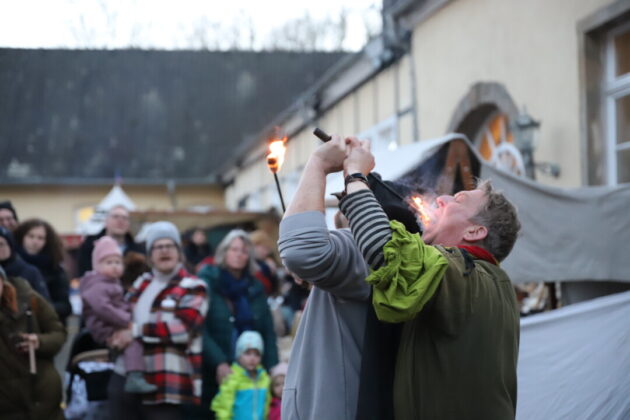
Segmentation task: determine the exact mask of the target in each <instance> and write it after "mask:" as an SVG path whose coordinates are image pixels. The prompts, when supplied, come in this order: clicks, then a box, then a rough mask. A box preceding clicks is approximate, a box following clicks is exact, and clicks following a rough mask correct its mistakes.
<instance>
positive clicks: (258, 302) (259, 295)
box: [198, 266, 278, 407]
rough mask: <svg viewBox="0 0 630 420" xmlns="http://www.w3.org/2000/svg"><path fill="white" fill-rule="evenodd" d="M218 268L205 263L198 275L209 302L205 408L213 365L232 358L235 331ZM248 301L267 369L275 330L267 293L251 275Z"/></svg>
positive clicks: (272, 361)
mask: <svg viewBox="0 0 630 420" xmlns="http://www.w3.org/2000/svg"><path fill="white" fill-rule="evenodd" d="M219 274H220V268H218V267H216V266H206V267H204V268H203V269H202V270H201V271H200V272H199V273H198V276H199V277H200V278H202V279H204V280H205V281H206V284H207V286H208V288H207V289H208V298H209V299H210V305H209V306H208V313H207V314H206V321H205V326H204V331H203V393H202V405H203V406H205V407H207V406H208V405H209V404H210V401H211V400H212V398H213V397H214V395H215V394H216V393H217V390H218V387H217V383H216V379H215V378H216V368H217V366H218V365H220V364H221V363H228V364H231V363H232V362H233V361H234V351H235V349H234V348H233V347H234V344H233V343H234V342H235V341H236V340H235V335H236V330H235V328H234V325H233V323H234V318H233V316H232V309H231V305H230V303H229V301H228V300H227V299H226V298H224V297H223V296H222V295H221V293H220V291H219ZM248 293H249V303H250V305H251V310H252V313H253V314H254V329H255V330H256V331H258V332H259V333H260V335H261V336H262V338H263V342H264V345H265V348H264V351H263V355H262V364H263V366H264V367H265V368H266V369H270V368H272V367H273V366H275V365H276V364H278V347H277V343H276V333H275V332H274V329H273V320H272V318H271V312H270V310H269V305H268V304H267V296H266V295H265V293H264V290H263V286H262V284H261V283H260V282H259V281H258V280H256V279H255V278H253V277H251V278H250V286H249V290H248Z"/></svg>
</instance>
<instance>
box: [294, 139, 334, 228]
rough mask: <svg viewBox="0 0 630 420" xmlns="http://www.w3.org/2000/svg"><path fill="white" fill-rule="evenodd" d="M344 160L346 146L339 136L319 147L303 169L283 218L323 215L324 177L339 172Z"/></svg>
mask: <svg viewBox="0 0 630 420" xmlns="http://www.w3.org/2000/svg"><path fill="white" fill-rule="evenodd" d="M345 158H346V144H345V142H344V141H343V140H342V139H341V137H339V136H333V138H332V140H330V141H329V142H327V143H324V144H322V145H321V146H319V147H318V148H317V150H315V152H314V153H313V154H312V155H311V157H310V158H309V160H308V162H307V163H306V166H305V167H304V171H303V172H302V177H301V178H300V183H299V185H298V188H297V191H296V193H295V196H294V197H293V200H291V203H290V204H289V207H288V208H287V211H286V212H285V213H284V217H285V218H287V217H289V216H292V215H294V214H298V213H303V212H306V211H319V212H321V213H324V194H325V192H326V175H328V174H331V173H333V172H339V171H341V170H342V169H343V161H344V159H345Z"/></svg>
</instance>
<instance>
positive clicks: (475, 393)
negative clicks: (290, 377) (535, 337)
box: [367, 222, 519, 420]
mask: <svg viewBox="0 0 630 420" xmlns="http://www.w3.org/2000/svg"><path fill="white" fill-rule="evenodd" d="M391 228H392V239H391V240H390V242H388V243H387V245H385V248H384V255H385V265H384V266H383V267H381V268H379V269H378V270H377V271H375V272H373V273H371V274H370V276H369V277H368V278H367V281H368V282H369V283H370V284H372V285H373V287H374V288H373V305H374V308H375V310H376V313H377V315H378V316H379V318H380V319H381V320H384V321H389V322H405V324H404V326H403V332H402V336H401V341H400V346H399V350H398V357H397V363H396V373H395V380H394V390H393V392H394V407H395V417H396V419H398V420H424V419H430V420H432V419H440V420H450V419H452V420H456V419H457V420H459V419H470V420H475V419H479V420H487V419H492V420H495V419H497V420H500V419H513V418H514V416H515V411H516V364H517V359H518V345H519V313H518V309H517V306H516V299H515V295H514V289H513V287H512V284H511V282H510V279H509V278H508V276H507V274H506V273H505V272H504V271H503V270H502V269H501V268H500V267H499V266H497V265H495V264H492V263H490V262H487V261H484V260H480V259H476V258H474V257H473V256H471V254H469V253H468V252H466V251H463V250H461V249H459V248H450V247H442V246H435V247H434V246H429V245H426V244H424V242H423V241H422V239H421V237H420V236H419V235H413V234H410V233H408V232H407V231H406V230H405V229H404V227H402V225H400V224H399V223H397V222H391Z"/></svg>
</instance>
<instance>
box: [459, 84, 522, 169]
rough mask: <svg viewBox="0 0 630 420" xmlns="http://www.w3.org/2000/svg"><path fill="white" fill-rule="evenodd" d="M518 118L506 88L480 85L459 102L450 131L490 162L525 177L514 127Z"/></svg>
mask: <svg viewBox="0 0 630 420" xmlns="http://www.w3.org/2000/svg"><path fill="white" fill-rule="evenodd" d="M517 115H518V110H517V108H516V106H515V105H514V102H513V101H512V98H511V97H510V95H509V94H508V93H507V90H506V89H505V88H504V87H503V85H501V84H498V83H493V82H489V83H477V84H475V85H474V86H473V87H472V88H471V89H470V91H469V92H468V94H466V96H464V98H462V100H461V101H460V103H459V105H458V106H457V109H456V110H455V113H454V114H453V118H452V119H451V123H450V124H449V128H448V129H449V131H452V132H456V133H462V134H465V135H466V137H468V139H469V140H470V141H471V142H472V143H473V145H474V146H475V147H476V148H477V150H478V151H479V154H480V155H481V156H482V157H483V159H484V160H486V161H487V162H490V163H491V164H492V165H494V166H496V167H499V168H501V169H504V170H506V171H509V172H512V173H514V174H516V175H519V176H525V174H526V173H525V166H524V163H523V156H522V154H521V152H520V151H519V150H518V148H517V147H516V145H515V143H514V135H513V133H512V128H511V127H512V120H513V119H515V118H516V117H517Z"/></svg>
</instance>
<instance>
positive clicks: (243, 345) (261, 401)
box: [210, 331, 271, 420]
mask: <svg viewBox="0 0 630 420" xmlns="http://www.w3.org/2000/svg"><path fill="white" fill-rule="evenodd" d="M262 354H263V339H262V337H261V335H260V334H259V333H258V332H256V331H244V332H243V333H242V334H241V335H240V336H239V337H238V340H236V353H235V356H236V362H234V363H233V364H232V373H230V374H229V375H228V376H226V378H225V379H224V381H223V383H221V386H220V387H219V393H218V394H217V395H216V396H215V397H214V399H213V400H212V405H211V406H210V407H211V409H212V411H214V413H215V415H216V418H217V419H234V420H253V419H264V418H267V415H268V414H269V403H270V402H271V393H270V392H269V384H270V382H271V381H270V380H269V375H267V372H266V371H265V369H264V368H263V367H262V366H261V365H260V360H261V358H262Z"/></svg>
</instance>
